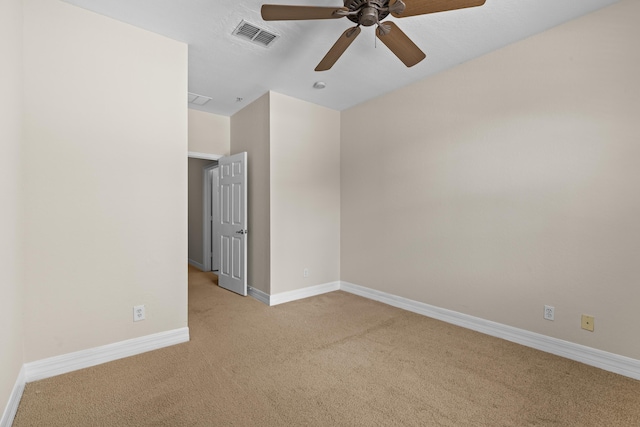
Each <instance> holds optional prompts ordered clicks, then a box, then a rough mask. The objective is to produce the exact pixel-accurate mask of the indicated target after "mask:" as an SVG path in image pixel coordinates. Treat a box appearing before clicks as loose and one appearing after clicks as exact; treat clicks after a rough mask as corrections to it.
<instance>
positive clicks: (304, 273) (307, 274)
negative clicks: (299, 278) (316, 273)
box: [302, 268, 309, 277]
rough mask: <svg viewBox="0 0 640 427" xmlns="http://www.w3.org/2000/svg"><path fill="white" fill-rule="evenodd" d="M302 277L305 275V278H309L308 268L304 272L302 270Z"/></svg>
mask: <svg viewBox="0 0 640 427" xmlns="http://www.w3.org/2000/svg"><path fill="white" fill-rule="evenodd" d="M302 275H303V276H304V277H309V269H308V268H305V269H304V270H302Z"/></svg>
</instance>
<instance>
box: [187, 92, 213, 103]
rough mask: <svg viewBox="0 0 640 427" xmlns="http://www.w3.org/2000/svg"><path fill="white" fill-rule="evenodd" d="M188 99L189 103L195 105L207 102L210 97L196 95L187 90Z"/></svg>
mask: <svg viewBox="0 0 640 427" xmlns="http://www.w3.org/2000/svg"><path fill="white" fill-rule="evenodd" d="M188 99H189V104H195V105H204V104H206V103H207V102H209V101H211V98H209V97H208V96H204V95H198V94H195V93H191V92H188Z"/></svg>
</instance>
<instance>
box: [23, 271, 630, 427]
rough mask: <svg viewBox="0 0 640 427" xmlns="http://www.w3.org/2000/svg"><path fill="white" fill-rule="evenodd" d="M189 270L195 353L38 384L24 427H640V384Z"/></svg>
mask: <svg viewBox="0 0 640 427" xmlns="http://www.w3.org/2000/svg"><path fill="white" fill-rule="evenodd" d="M214 281H215V276H214V275H213V274H211V273H202V272H199V271H198V270H195V269H191V268H190V270H189V327H190V332H191V341H190V342H189V343H185V344H181V345H177V346H173V347H170V348H166V349H162V350H157V351H154V352H149V353H145V354H141V355H138V356H134V357H130V358H127V359H123V360H119V361H115V362H111V363H107V364H104V365H101V366H96V367H93V368H88V369H84V370H81V371H77V372H73V373H70V374H66V375H61V376H58V377H54V378H50V379H46V380H43V381H39V382H35V383H31V384H28V385H27V387H26V389H25V392H24V395H23V398H22V401H21V403H20V407H19V409H18V414H17V416H16V419H15V422H14V426H16V427H21V426H47V427H49V426H65V427H69V426H148V425H149V426H232V425H234V426H394V425H407V426H456V427H457V426H491V427H495V426H581V427H582V426H598V427H604V426H634V427H638V426H640V381H635V380H632V379H628V378H625V377H622V376H618V375H615V374H611V373H608V372H605V371H602V370H599V369H596V368H592V367H589V366H586V365H582V364H580V363H577V362H572V361H569V360H565V359H562V358H560V357H556V356H552V355H549V354H546V353H542V352H539V351H536V350H532V349H529V348H526V347H522V346H519V345H517V344H513V343H510V342H506V341H502V340H500V339H497V338H492V337H488V336H485V335H482V334H479V333H476V332H472V331H469V330H465V329H462V328H459V327H456V326H452V325H449V324H446V323H443V322H439V321H436V320H433V319H429V318H426V317H423V316H420V315H417V314H413V313H410V312H406V311H402V310H399V309H396V308H393V307H389V306H386V305H384V304H380V303H377V302H374V301H369V300H367V299H364V298H360V297H358V296H354V295H351V294H347V293H344V292H340V291H338V292H333V293H330V294H325V295H321V296H318V297H313V298H308V299H305V300H300V301H296V302H292V303H288V304H283V305H280V306H276V307H267V306H265V305H264V304H262V303H260V302H258V301H256V300H254V299H252V298H250V297H247V298H242V297H240V296H237V295H235V294H233V293H230V292H228V291H225V290H223V289H221V288H219V287H218V286H216V285H215V283H214Z"/></svg>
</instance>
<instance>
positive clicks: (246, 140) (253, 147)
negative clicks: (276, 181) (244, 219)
mask: <svg viewBox="0 0 640 427" xmlns="http://www.w3.org/2000/svg"><path fill="white" fill-rule="evenodd" d="M269 127H270V125H269V94H268V93H267V94H265V95H264V96H262V97H260V98H258V99H257V100H256V101H254V102H253V103H251V104H249V105H247V106H246V107H245V108H243V109H242V110H240V111H239V112H237V113H236V114H234V115H233V116H232V117H231V154H237V153H242V152H244V151H246V152H247V153H248V154H247V175H248V178H247V179H248V181H249V182H248V194H247V197H248V199H247V208H248V217H249V218H248V220H249V224H248V228H247V230H249V234H248V236H247V239H248V244H247V257H248V258H249V260H248V263H247V280H248V284H249V286H252V287H254V288H256V289H258V290H260V291H262V292H265V293H270V288H271V267H270V263H271V258H270V253H271V249H270V245H271V243H270V232H269V229H270V218H271V216H270V202H269V197H270V196H269V195H270V178H269V170H270V166H269V162H270V154H269Z"/></svg>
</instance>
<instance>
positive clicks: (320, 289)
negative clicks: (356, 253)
mask: <svg viewBox="0 0 640 427" xmlns="http://www.w3.org/2000/svg"><path fill="white" fill-rule="evenodd" d="M339 289H340V282H330V283H324V284H322V285H316V286H310V287H308V288H302V289H296V290H295V291H288V292H280V293H279V294H273V295H270V296H269V305H278V304H284V303H285V302H291V301H295V300H299V299H303V298H309V297H313V296H316V295H321V294H326V293H327V292H333V291H337V290H339Z"/></svg>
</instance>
